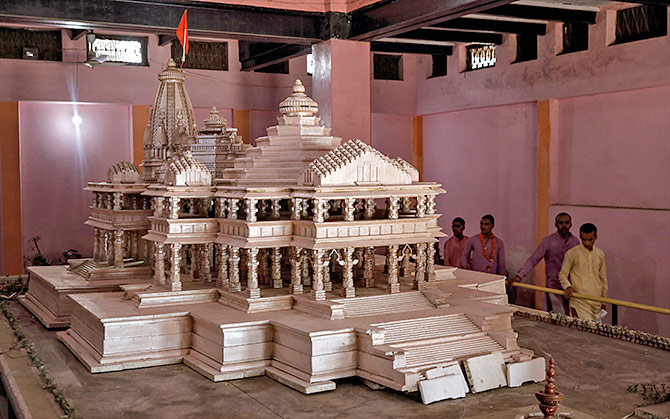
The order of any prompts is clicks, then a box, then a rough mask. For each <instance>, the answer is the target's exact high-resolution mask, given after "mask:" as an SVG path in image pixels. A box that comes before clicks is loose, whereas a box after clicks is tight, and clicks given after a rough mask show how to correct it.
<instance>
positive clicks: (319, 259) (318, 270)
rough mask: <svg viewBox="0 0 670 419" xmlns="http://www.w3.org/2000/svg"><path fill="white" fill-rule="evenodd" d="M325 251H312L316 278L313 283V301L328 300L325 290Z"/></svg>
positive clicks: (313, 269)
mask: <svg viewBox="0 0 670 419" xmlns="http://www.w3.org/2000/svg"><path fill="white" fill-rule="evenodd" d="M324 256H325V255H324V250H323V249H315V250H312V271H313V273H314V278H313V281H312V293H311V296H312V299H313V300H316V301H322V300H325V299H326V291H325V290H324V288H323V258H324Z"/></svg>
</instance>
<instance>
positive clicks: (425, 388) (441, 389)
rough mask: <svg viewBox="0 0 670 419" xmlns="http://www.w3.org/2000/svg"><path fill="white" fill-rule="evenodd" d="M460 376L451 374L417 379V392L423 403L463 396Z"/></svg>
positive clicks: (463, 390) (463, 391)
mask: <svg viewBox="0 0 670 419" xmlns="http://www.w3.org/2000/svg"><path fill="white" fill-rule="evenodd" d="M462 377H463V376H462V375H457V374H451V375H444V376H442V377H437V378H433V379H430V380H422V381H419V392H420V393H421V400H422V401H423V404H430V403H433V402H437V401H440V400H447V399H458V398H460V397H465V389H464V388H463V381H462Z"/></svg>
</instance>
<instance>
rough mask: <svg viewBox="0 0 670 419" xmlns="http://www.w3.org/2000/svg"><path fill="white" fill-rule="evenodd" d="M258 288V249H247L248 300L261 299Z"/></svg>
mask: <svg viewBox="0 0 670 419" xmlns="http://www.w3.org/2000/svg"><path fill="white" fill-rule="evenodd" d="M260 297H261V289H260V288H259V287H258V248H257V247H252V248H249V249H247V298H260Z"/></svg>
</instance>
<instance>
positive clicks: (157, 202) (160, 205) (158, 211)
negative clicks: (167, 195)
mask: <svg viewBox="0 0 670 419" xmlns="http://www.w3.org/2000/svg"><path fill="white" fill-rule="evenodd" d="M153 199H154V217H157V218H162V217H163V212H164V211H165V200H164V199H163V197H160V196H154V198H153Z"/></svg>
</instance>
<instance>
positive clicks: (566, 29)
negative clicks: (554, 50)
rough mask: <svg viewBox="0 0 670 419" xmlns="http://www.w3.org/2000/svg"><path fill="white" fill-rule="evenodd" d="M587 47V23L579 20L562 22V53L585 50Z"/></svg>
mask: <svg viewBox="0 0 670 419" xmlns="http://www.w3.org/2000/svg"><path fill="white" fill-rule="evenodd" d="M587 49H589V25H588V23H581V22H565V23H564V24H563V51H562V54H569V53H571V52H577V51H586V50H587Z"/></svg>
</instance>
